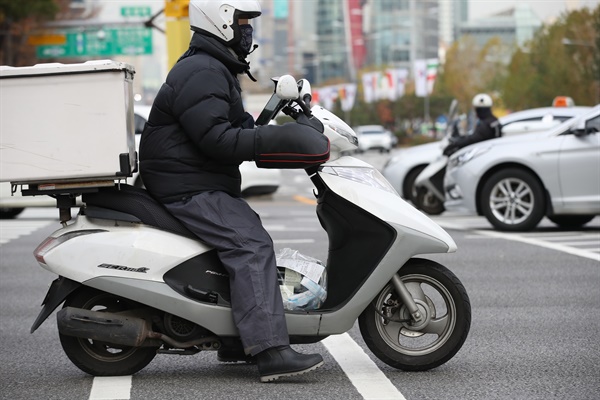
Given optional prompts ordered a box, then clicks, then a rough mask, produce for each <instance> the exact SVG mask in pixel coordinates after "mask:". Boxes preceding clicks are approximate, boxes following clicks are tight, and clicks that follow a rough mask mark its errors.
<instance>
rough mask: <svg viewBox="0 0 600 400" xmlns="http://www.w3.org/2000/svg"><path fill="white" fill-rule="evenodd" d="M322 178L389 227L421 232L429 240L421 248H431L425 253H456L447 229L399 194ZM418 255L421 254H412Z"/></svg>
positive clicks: (330, 176) (330, 177) (334, 189)
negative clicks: (394, 225) (428, 245)
mask: <svg viewBox="0 0 600 400" xmlns="http://www.w3.org/2000/svg"><path fill="white" fill-rule="evenodd" d="M319 175H320V176H321V178H322V179H323V181H324V182H325V184H326V185H327V186H328V187H329V188H330V189H331V190H333V191H334V192H335V193H337V194H338V195H340V196H342V197H343V198H345V199H346V200H348V201H350V202H352V203H354V204H356V205H357V206H359V207H361V208H362V209H364V210H366V211H368V212H369V213H371V214H373V215H374V216H376V217H377V218H379V219H381V220H383V221H386V222H388V223H390V224H396V225H399V226H402V227H406V228H407V230H408V231H412V232H419V233H420V234H421V235H423V236H422V237H423V238H426V239H427V240H425V241H424V243H422V244H421V245H420V248H424V247H425V245H426V243H430V244H431V249H427V250H426V251H425V253H446V252H448V253H450V252H454V251H456V243H455V242H454V240H453V239H452V237H451V236H450V235H449V234H448V233H447V232H446V231H445V230H444V229H442V228H441V227H440V226H439V225H438V224H436V223H435V222H433V221H432V220H431V219H429V218H428V217H427V216H426V215H425V214H423V213H421V212H420V211H418V210H416V209H415V208H414V207H413V206H411V205H410V204H408V203H407V202H406V201H404V200H403V199H402V198H401V197H399V196H398V195H396V194H392V193H390V192H386V191H384V190H381V189H378V188H374V187H370V186H367V185H365V184H362V183H359V182H354V181H351V180H348V179H344V178H341V177H338V176H334V175H330V174H327V173H320V174H319ZM440 244H443V248H444V250H442V251H440ZM416 254H420V253H414V254H412V255H416Z"/></svg>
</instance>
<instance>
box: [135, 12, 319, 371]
mask: <svg viewBox="0 0 600 400" xmlns="http://www.w3.org/2000/svg"><path fill="white" fill-rule="evenodd" d="M260 14H261V8H260V4H259V2H258V1H257V0H192V1H190V3H189V16H190V25H191V29H192V30H193V31H194V34H193V36H192V39H191V42H190V47H189V49H188V50H187V51H186V52H185V53H184V54H183V55H182V56H181V58H180V59H179V60H178V61H177V63H176V64H175V65H174V66H173V68H172V69H171V71H170V72H169V74H168V76H167V78H166V82H165V83H164V84H163V85H162V87H161V88H160V90H159V92H158V94H157V96H156V98H155V100H154V103H153V105H152V109H151V112H150V116H149V119H148V122H147V124H146V126H145V128H144V131H143V133H142V139H141V143H140V173H141V176H142V179H143V181H144V184H145V186H146V188H147V189H148V191H149V192H150V194H152V195H153V196H154V197H155V198H157V199H158V200H160V201H161V202H162V203H163V204H164V205H165V207H166V208H167V209H168V210H169V211H170V212H171V213H172V214H173V215H174V216H175V217H177V218H178V219H179V220H180V221H182V223H183V224H184V225H185V226H186V227H187V228H188V229H189V230H191V231H192V232H194V233H195V234H196V235H197V236H198V237H199V238H201V240H202V241H203V242H205V243H207V244H209V245H210V246H212V247H214V248H215V249H216V251H217V255H218V256H219V259H220V260H221V262H222V263H223V266H224V267H225V269H226V270H227V272H228V273H229V280H230V291H231V307H232V314H233V319H234V322H235V324H236V327H237V328H238V331H239V334H240V338H241V342H242V343H241V344H239V343H238V344H237V346H236V345H235V343H234V344H233V345H232V344H231V343H230V342H229V343H228V342H227V340H226V339H227V338H223V343H224V345H225V346H224V347H223V348H221V349H219V352H218V358H219V360H221V361H250V360H256V362H257V364H258V369H259V373H260V376H261V381H263V382H266V381H269V380H274V379H277V378H279V377H282V376H288V375H295V374H299V373H303V372H307V371H310V370H313V369H315V368H317V367H318V366H320V365H321V364H322V363H323V359H322V357H321V356H320V355H319V354H300V353H297V352H295V351H294V350H293V349H291V347H290V346H289V337H288V331H287V325H286V320H285V313H284V309H283V302H282V298H281V293H280V289H279V285H278V282H277V265H276V258H275V253H274V248H273V241H272V240H271V237H270V236H269V234H268V233H267V231H266V230H265V229H264V227H263V226H262V224H261V221H260V218H259V217H258V215H257V214H256V213H255V212H254V211H253V210H252V209H251V208H250V206H249V205H248V203H246V202H245V201H244V200H243V199H242V198H241V197H240V195H241V193H240V192H241V188H240V185H241V176H240V171H239V165H240V164H241V162H243V161H250V160H256V162H257V165H259V166H265V165H268V166H271V167H274V168H280V167H281V165H280V164H278V162H279V161H281V162H283V163H284V164H285V162H286V161H289V160H285V159H284V160H280V159H281V158H285V157H286V156H294V155H295V156H296V158H295V159H294V161H295V163H288V164H285V165H286V166H289V165H294V166H296V167H298V162H297V161H298V157H299V158H300V164H301V165H302V166H303V167H310V166H311V165H314V164H318V163H320V162H324V161H326V160H327V159H328V158H329V141H328V139H327V138H326V137H325V136H324V135H323V134H322V132H323V129H322V128H323V127H322V124H320V123H319V124H315V123H314V121H311V122H312V123H308V122H309V119H308V118H306V117H305V118H301V119H299V120H298V123H295V122H293V123H288V124H285V125H283V126H272V125H269V126H262V127H256V128H255V127H254V119H253V118H252V116H251V115H250V114H248V113H247V112H246V111H245V110H244V106H243V103H242V96H241V87H240V83H239V81H238V78H237V75H238V74H242V73H246V74H248V76H249V77H250V78H252V76H251V75H250V73H249V63H248V62H247V61H246V56H247V55H248V54H249V53H250V52H251V51H252V49H251V47H252V31H253V29H252V26H251V25H250V24H249V20H250V19H252V18H256V17H258V16H259V15H260ZM319 125H320V129H319ZM273 155H277V156H278V157H277V159H275V160H274V159H273V157H272V156H273ZM310 155H317V156H318V157H317V158H319V162H316V161H314V158H313V159H311V161H310V162H309V161H307V162H305V163H303V162H302V157H304V156H310ZM311 162H312V164H311ZM247 356H248V357H247ZM253 356H256V357H255V358H254V357H253ZM249 357H252V358H249Z"/></svg>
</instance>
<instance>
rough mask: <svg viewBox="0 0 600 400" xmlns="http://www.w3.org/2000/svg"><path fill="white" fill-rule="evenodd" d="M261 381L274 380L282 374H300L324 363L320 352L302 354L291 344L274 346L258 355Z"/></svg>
mask: <svg viewBox="0 0 600 400" xmlns="http://www.w3.org/2000/svg"><path fill="white" fill-rule="evenodd" d="M256 358H257V360H258V372H259V374H260V381H261V382H269V381H274V380H276V379H279V378H281V377H282V376H292V375H300V374H303V373H305V372H309V371H312V370H315V369H317V368H319V367H320V366H321V365H323V357H321V355H320V354H300V353H297V352H295V351H294V350H293V349H292V348H291V347H290V346H279V347H272V348H270V349H267V350H265V351H262V352H260V353H258V354H257V356H256Z"/></svg>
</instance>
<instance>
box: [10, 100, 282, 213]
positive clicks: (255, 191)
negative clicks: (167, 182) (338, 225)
mask: <svg viewBox="0 0 600 400" xmlns="http://www.w3.org/2000/svg"><path fill="white" fill-rule="evenodd" d="M149 115H150V106H145V105H136V106H135V107H134V129H135V145H136V149H139V148H140V138H141V133H142V131H143V129H144V125H145V124H146V121H147V120H148V116H149ZM240 172H241V174H242V195H243V196H246V197H249V196H258V195H267V194H272V193H274V192H276V191H277V189H278V188H279V186H280V185H281V171H279V170H277V169H262V168H258V167H256V164H254V163H253V162H243V163H242V165H240ZM127 182H128V183H129V184H132V185H135V186H138V187H143V183H142V179H141V177H140V176H139V174H138V173H137V172H136V173H134V174H133V176H132V177H131V178H128V179H127ZM55 206H56V200H54V198H52V197H50V196H21V192H20V190H17V191H16V192H15V193H13V194H11V185H10V183H8V182H2V183H0V219H7V218H14V217H16V216H17V215H19V214H20V213H21V212H23V210H25V208H27V207H55Z"/></svg>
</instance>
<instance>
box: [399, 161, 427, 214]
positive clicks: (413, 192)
mask: <svg viewBox="0 0 600 400" xmlns="http://www.w3.org/2000/svg"><path fill="white" fill-rule="evenodd" d="M425 167H426V165H419V166H418V167H415V168H413V169H412V170H411V171H410V172H409V173H408V174H406V178H404V182H403V183H402V196H403V197H404V199H405V200H408V201H410V202H412V203H413V204H415V205H416V204H417V203H416V201H417V189H416V188H415V180H416V179H417V176H419V174H420V173H421V172H422V171H423V170H424V169H425Z"/></svg>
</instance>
